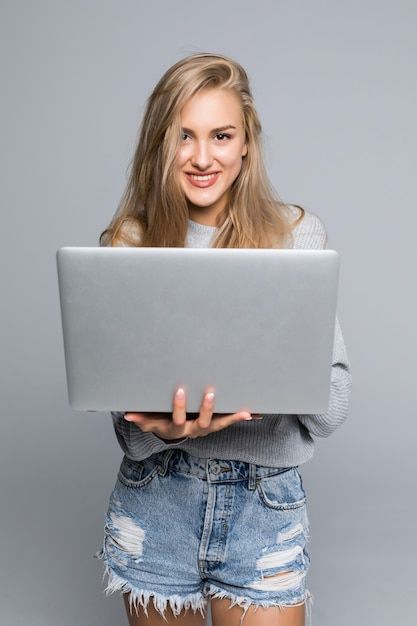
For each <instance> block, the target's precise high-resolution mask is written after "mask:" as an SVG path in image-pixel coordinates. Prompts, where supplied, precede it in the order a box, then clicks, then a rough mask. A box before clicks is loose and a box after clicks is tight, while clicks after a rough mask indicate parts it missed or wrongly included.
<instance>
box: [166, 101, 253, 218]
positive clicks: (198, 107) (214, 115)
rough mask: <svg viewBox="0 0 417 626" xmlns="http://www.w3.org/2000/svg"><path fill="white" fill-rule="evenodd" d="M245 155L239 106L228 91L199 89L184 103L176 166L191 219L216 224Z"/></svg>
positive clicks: (245, 148)
mask: <svg viewBox="0 0 417 626" xmlns="http://www.w3.org/2000/svg"><path fill="white" fill-rule="evenodd" d="M246 154H247V146H246V144H245V133H244V129H243V122H242V111H241V106H240V103H239V100H238V97H237V96H236V95H235V94H234V93H233V92H232V91H230V90H229V91H227V90H222V89H205V90H203V91H200V92H198V93H197V94H195V95H194V96H193V97H192V98H190V99H189V100H188V101H187V102H186V103H185V105H184V106H183V108H182V110H181V144H180V148H179V151H178V160H177V164H178V175H179V177H180V183H181V187H182V189H183V191H184V193H185V196H186V198H187V202H188V210H189V216H190V218H191V219H192V220H194V221H196V222H200V223H201V224H207V225H209V226H215V225H216V217H217V215H218V214H219V213H220V212H221V211H222V210H223V209H224V208H225V207H226V205H227V202H228V198H229V191H230V186H231V185H232V183H233V182H234V181H235V180H236V178H237V176H238V174H239V172H240V170H241V167H242V157H244V156H245V155H246Z"/></svg>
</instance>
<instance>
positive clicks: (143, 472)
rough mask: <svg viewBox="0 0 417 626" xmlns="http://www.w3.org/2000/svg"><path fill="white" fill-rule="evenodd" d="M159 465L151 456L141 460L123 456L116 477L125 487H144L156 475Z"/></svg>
mask: <svg viewBox="0 0 417 626" xmlns="http://www.w3.org/2000/svg"><path fill="white" fill-rule="evenodd" d="M159 467H160V466H159V465H158V464H157V463H156V461H155V460H154V459H152V458H151V457H149V458H147V459H144V460H143V461H132V460H131V459H128V458H127V457H126V456H125V457H124V458H123V460H122V462H121V465H120V468H119V472H118V475H117V478H118V479H119V481H120V482H121V483H122V484H123V485H125V486H126V487H144V486H145V485H147V484H148V483H150V482H151V480H152V479H153V478H154V477H155V476H156V475H157V473H158V470H159Z"/></svg>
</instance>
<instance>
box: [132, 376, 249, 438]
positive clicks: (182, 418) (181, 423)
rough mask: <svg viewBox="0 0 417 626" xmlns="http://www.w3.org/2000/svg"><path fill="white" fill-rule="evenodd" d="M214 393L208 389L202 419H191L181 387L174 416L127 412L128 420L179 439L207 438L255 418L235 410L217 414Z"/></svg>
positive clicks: (154, 431) (156, 433) (165, 435)
mask: <svg viewBox="0 0 417 626" xmlns="http://www.w3.org/2000/svg"><path fill="white" fill-rule="evenodd" d="M213 407H214V392H213V391H208V392H207V393H206V394H205V395H204V397H203V400H202V402H201V405H200V413H199V415H198V418H196V419H194V420H187V413H186V402H185V391H184V389H182V388H179V389H177V391H176V393H175V395H174V402H173V412H172V417H168V418H167V417H166V415H167V414H166V413H130V412H127V413H125V419H126V420H127V421H128V422H134V423H135V424H136V425H137V426H138V427H139V428H140V429H141V430H142V431H144V432H153V433H154V434H155V435H157V436H158V437H160V438H161V439H166V440H169V441H175V440H178V439H182V438H184V437H190V439H195V438H196V437H204V436H205V435H208V434H209V433H213V432H216V431H218V430H223V428H227V427H228V426H231V425H232V424H236V423H237V422H242V421H245V420H251V419H252V416H251V414H250V413H248V412H247V411H241V412H240V413H233V414H232V415H221V416H220V415H219V416H216V415H214V414H213Z"/></svg>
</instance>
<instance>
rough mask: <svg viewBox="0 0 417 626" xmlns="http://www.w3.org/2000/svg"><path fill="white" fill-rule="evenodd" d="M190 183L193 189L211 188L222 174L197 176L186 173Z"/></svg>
mask: <svg viewBox="0 0 417 626" xmlns="http://www.w3.org/2000/svg"><path fill="white" fill-rule="evenodd" d="M186 176H187V179H188V181H189V182H190V183H191V184H192V185H193V187H200V188H205V187H211V186H212V185H214V184H215V183H216V181H217V179H218V177H219V176H220V172H216V173H215V174H209V175H202V176H195V175H193V174H188V173H186Z"/></svg>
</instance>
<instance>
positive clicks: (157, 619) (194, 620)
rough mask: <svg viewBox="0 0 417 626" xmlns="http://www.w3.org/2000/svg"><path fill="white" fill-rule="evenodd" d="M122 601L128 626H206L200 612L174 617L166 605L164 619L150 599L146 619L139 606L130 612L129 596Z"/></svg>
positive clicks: (124, 595) (188, 612) (190, 611)
mask: <svg viewBox="0 0 417 626" xmlns="http://www.w3.org/2000/svg"><path fill="white" fill-rule="evenodd" d="M123 600H124V604H125V608H126V613H127V619H128V620H129V626H169V625H172V626H206V623H207V617H206V618H204V617H203V616H202V615H201V613H200V611H196V612H195V613H194V611H192V610H191V609H188V610H184V611H181V613H180V614H179V615H178V616H177V617H176V616H175V615H174V614H173V612H172V610H171V608H170V606H169V605H167V608H166V611H165V617H166V619H164V618H163V617H162V615H161V614H160V613H159V612H158V611H157V610H156V609H155V607H154V605H153V601H152V598H151V599H150V600H149V603H148V606H147V611H148V617H146V613H145V611H144V610H143V608H142V607H141V606H139V607H138V611H137V615H136V609H135V608H133V609H132V613H131V612H130V606H129V594H128V593H124V594H123ZM297 626H298V624H297Z"/></svg>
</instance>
